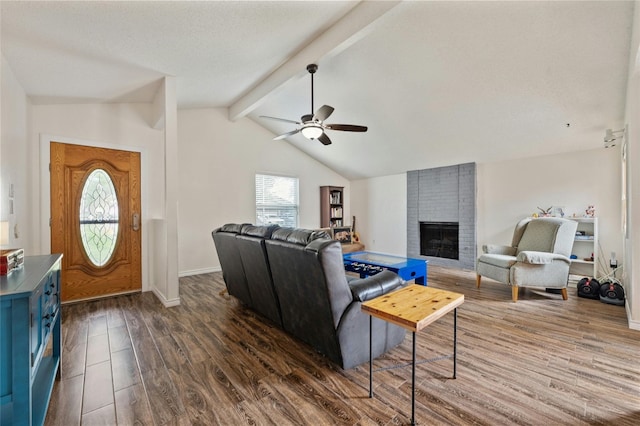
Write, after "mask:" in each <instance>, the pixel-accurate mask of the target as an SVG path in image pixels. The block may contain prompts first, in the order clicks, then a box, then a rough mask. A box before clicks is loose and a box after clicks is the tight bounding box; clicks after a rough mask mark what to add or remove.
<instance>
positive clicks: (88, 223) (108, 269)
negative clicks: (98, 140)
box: [51, 142, 142, 302]
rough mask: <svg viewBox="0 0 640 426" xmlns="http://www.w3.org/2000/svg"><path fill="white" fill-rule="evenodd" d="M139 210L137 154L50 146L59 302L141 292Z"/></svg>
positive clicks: (52, 219)
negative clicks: (59, 256)
mask: <svg viewBox="0 0 640 426" xmlns="http://www.w3.org/2000/svg"><path fill="white" fill-rule="evenodd" d="M140 207H141V206H140V153H138V152H128V151H120V150H114V149H106V148H95V147H89V146H82V145H71V144H64V143H58V142H51V252H52V253H63V254H64V257H63V258H62V301H63V302H69V301H78V300H85V299H93V298H97V297H103V296H109V295H115V294H121V293H130V292H135V291H140V290H141V288H142V272H141V271H142V268H141V232H142V230H141V216H140Z"/></svg>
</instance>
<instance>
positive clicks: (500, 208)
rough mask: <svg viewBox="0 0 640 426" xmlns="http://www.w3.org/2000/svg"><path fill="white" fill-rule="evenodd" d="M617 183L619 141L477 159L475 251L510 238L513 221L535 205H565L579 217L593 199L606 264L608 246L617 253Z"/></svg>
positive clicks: (618, 174) (619, 217)
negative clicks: (535, 154)
mask: <svg viewBox="0 0 640 426" xmlns="http://www.w3.org/2000/svg"><path fill="white" fill-rule="evenodd" d="M620 184H621V183H620V147H619V146H616V147H613V148H608V149H605V148H604V146H603V148H601V149H596V150H589V151H579V152H573V153H565V154H557V155H550V156H543V157H533V158H527V159H523V160H516V161H504V162H498V163H484V164H479V165H478V206H477V207H478V224H477V225H478V227H477V236H478V240H477V242H478V253H481V248H482V245H483V244H487V243H496V244H502V243H505V244H506V243H510V242H511V237H512V235H513V228H514V226H515V224H516V221H517V220H518V219H519V218H523V217H526V216H531V215H532V214H533V213H535V212H539V210H538V209H537V207H541V208H543V209H547V208H548V207H551V206H564V207H565V213H566V214H567V215H568V216H571V215H573V214H574V213H575V214H576V215H577V216H582V215H583V214H584V211H585V209H586V208H587V206H588V205H590V204H593V205H595V208H596V216H597V217H598V227H599V242H600V245H601V247H602V249H601V250H600V253H601V255H603V256H604V259H605V262H606V265H608V264H609V257H610V254H611V252H612V251H615V252H616V253H617V255H616V257H618V256H619V255H621V253H622V239H621V232H620V230H621V226H622V225H621V213H620V189H619V188H620ZM601 272H602V271H601ZM607 272H608V271H607Z"/></svg>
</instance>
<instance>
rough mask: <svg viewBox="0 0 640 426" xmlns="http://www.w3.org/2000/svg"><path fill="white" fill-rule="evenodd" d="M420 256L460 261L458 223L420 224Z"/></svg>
mask: <svg viewBox="0 0 640 426" xmlns="http://www.w3.org/2000/svg"><path fill="white" fill-rule="evenodd" d="M420 254H421V255H422V256H433V257H443V258H446V259H456V260H459V253H458V222H420Z"/></svg>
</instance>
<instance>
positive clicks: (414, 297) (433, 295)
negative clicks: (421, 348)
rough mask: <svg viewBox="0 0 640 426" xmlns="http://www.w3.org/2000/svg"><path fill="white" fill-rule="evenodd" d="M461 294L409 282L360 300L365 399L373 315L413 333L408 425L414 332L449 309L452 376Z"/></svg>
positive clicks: (413, 381) (413, 375) (413, 374)
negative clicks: (365, 319) (364, 325)
mask: <svg viewBox="0 0 640 426" xmlns="http://www.w3.org/2000/svg"><path fill="white" fill-rule="evenodd" d="M463 302H464V295H463V294H459V293H454V292H451V291H446V290H440V289H437V288H432V287H425V286H422V285H416V284H410V285H408V286H407V287H404V288H402V289H400V290H397V291H394V292H392V293H389V294H386V295H384V296H380V297H377V298H375V299H372V300H368V301H366V302H363V303H362V311H363V312H365V313H367V314H369V315H370V317H369V398H372V397H373V367H372V365H373V359H372V353H373V351H372V349H373V348H372V345H373V342H372V340H373V339H372V337H371V323H372V321H373V317H376V318H380V319H382V320H385V321H387V322H390V323H393V324H396V325H399V326H400V327H404V328H406V329H407V330H409V331H411V332H412V334H413V356H412V362H411V365H412V372H411V424H412V425H415V408H416V400H415V391H416V332H418V331H420V330H422V329H423V328H425V327H426V326H428V325H429V324H431V323H432V322H434V321H436V320H437V319H439V318H441V317H443V316H444V315H445V314H447V313H448V312H451V311H453V378H454V379H455V378H456V346H457V322H458V315H457V308H458V306H460V305H462V303H463Z"/></svg>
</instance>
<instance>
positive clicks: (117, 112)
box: [27, 104, 164, 291]
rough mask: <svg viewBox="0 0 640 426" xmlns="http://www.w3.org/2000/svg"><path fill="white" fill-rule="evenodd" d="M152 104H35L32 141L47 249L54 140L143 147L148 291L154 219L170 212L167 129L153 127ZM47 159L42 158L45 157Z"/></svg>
mask: <svg viewBox="0 0 640 426" xmlns="http://www.w3.org/2000/svg"><path fill="white" fill-rule="evenodd" d="M151 112H152V111H151V104H81V105H33V106H32V123H31V129H32V131H31V135H30V140H29V144H30V146H31V148H32V151H33V153H32V155H30V158H29V161H28V163H27V166H28V167H29V169H30V176H31V181H30V194H31V203H32V205H33V206H37V207H36V209H34V210H37V211H39V213H40V214H39V217H38V218H36V219H33V220H32V221H31V222H32V226H33V227H34V229H40V232H39V234H38V236H37V238H36V240H37V241H36V243H37V247H38V248H39V249H40V252H41V253H47V252H48V250H49V247H50V233H49V226H48V221H49V202H48V201H49V174H48V170H47V165H46V162H47V161H46V160H47V159H48V157H49V146H48V141H49V140H50V139H53V140H57V141H58V142H68V143H79V144H84V145H89V146H102V147H106V148H114V149H125V150H130V151H139V152H140V153H141V162H142V177H141V179H142V232H143V235H142V264H143V265H142V268H143V269H142V281H143V282H142V289H143V291H146V290H149V289H150V283H149V271H148V264H149V244H148V241H149V235H148V228H149V226H148V225H149V220H150V219H151V218H155V217H163V215H164V195H163V194H164V132H163V131H160V130H155V129H153V128H151V127H150V126H149V124H148V123H149V118H150V114H151ZM41 159H42V160H43V161H40V160H41Z"/></svg>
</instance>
